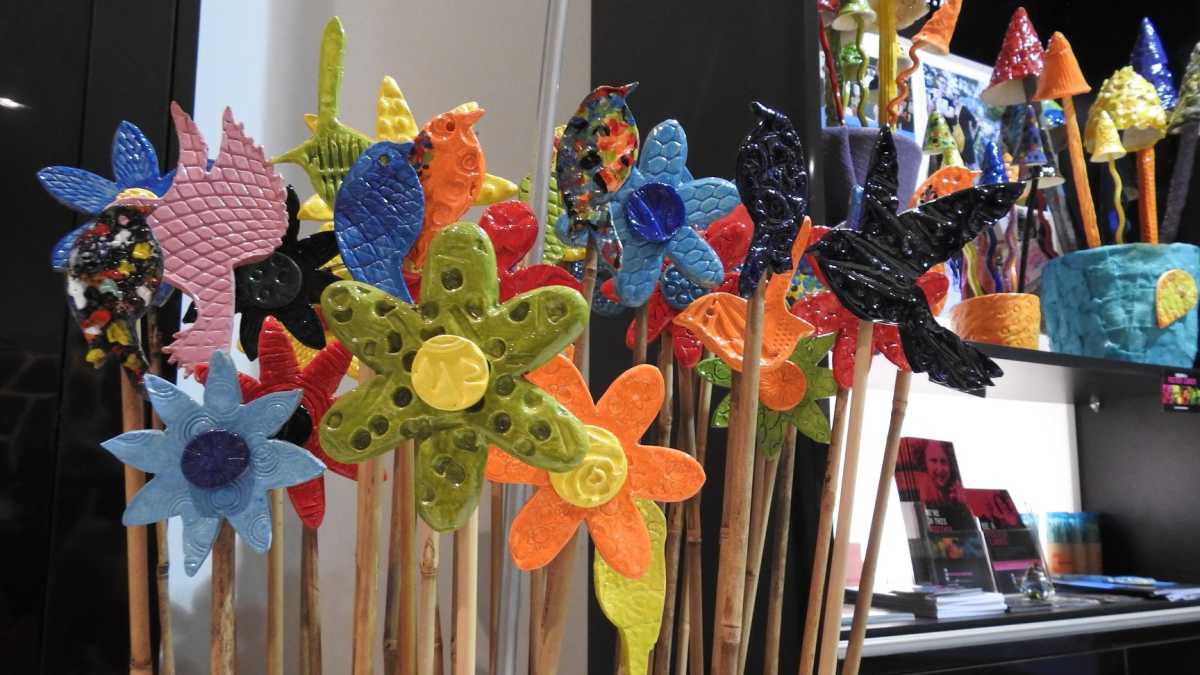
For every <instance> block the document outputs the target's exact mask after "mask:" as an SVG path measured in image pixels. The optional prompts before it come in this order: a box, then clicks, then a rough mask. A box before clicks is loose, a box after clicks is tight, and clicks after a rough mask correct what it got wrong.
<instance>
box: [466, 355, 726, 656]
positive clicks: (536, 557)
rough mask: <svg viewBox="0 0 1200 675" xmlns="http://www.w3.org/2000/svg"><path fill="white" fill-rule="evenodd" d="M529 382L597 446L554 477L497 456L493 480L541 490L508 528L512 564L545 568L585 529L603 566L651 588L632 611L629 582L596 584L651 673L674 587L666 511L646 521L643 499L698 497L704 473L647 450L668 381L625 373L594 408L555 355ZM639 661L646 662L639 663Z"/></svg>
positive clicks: (629, 648) (654, 372)
mask: <svg viewBox="0 0 1200 675" xmlns="http://www.w3.org/2000/svg"><path fill="white" fill-rule="evenodd" d="M528 377H529V380H530V381H531V382H533V383H534V384H535V385H537V386H539V387H541V388H542V389H544V390H545V391H546V392H548V393H549V394H550V395H552V396H554V397H555V398H556V399H557V400H558V401H559V402H560V403H562V405H564V406H566V408H567V409H568V410H570V411H571V413H572V414H574V415H575V416H576V417H578V418H579V420H580V421H581V422H582V423H583V424H584V425H585V428H586V430H587V436H588V447H587V454H586V456H585V457H584V459H583V462H582V463H581V464H580V465H579V466H578V467H577V468H575V469H573V470H571V471H568V472H563V473H553V472H546V471H544V470H541V469H537V468H535V467H532V466H529V465H527V464H524V463H522V462H520V461H518V460H517V459H516V458H514V457H513V456H511V455H506V454H504V453H501V452H497V451H496V450H494V449H493V450H492V451H491V454H490V455H489V457H488V463H487V477H488V480H491V481H494V482H500V483H518V484H525V485H533V486H535V488H536V489H535V492H534V494H533V497H532V498H530V500H529V501H528V502H527V503H526V504H525V506H524V507H523V508H522V509H521V511H520V512H519V513H518V514H517V517H516V518H515V519H514V520H513V524H512V529H511V530H510V531H509V535H508V544H509V550H510V551H511V553H512V559H513V562H515V563H516V565H517V567H519V568H520V569H523V570H532V569H538V568H541V567H544V566H545V565H547V564H549V563H550V561H552V560H554V558H555V557H556V556H557V555H558V553H559V551H561V550H562V548H563V546H565V545H566V544H567V542H569V541H570V540H571V538H572V537H573V536H574V535H575V532H576V530H578V529H579V525H580V524H581V523H584V522H586V523H587V526H588V533H589V534H590V535H591V537H592V541H593V543H595V545H596V552H597V554H598V555H597V556H596V557H597V560H603V561H604V564H605V565H607V566H608V567H609V568H611V571H612V573H613V574H615V575H616V576H619V577H623V578H625V579H629V580H640V581H642V582H643V583H644V584H645V586H636V585H634V587H635V588H639V589H641V590H642V591H651V592H647V593H646V594H645V595H643V594H641V593H639V595H638V597H641V598H642V599H644V600H646V601H647V602H646V604H645V605H644V606H641V607H633V606H630V605H629V604H628V601H629V598H627V597H622V595H621V594H622V593H623V592H625V591H627V590H629V589H630V586H631V585H630V584H629V583H614V581H615V580H614V577H612V576H609V575H608V573H605V574H603V575H599V574H598V575H597V578H596V596H597V598H598V599H599V600H600V603H601V605H602V606H604V607H606V608H607V609H606V614H608V615H609V616H610V617H614V623H617V625H618V628H623V629H625V630H623V635H622V638H623V647H622V655H623V656H624V657H625V658H626V659H628V660H627V661H626V664H627V665H633V666H635V669H632V670H630V671H629V672H645V655H646V654H647V653H648V652H649V651H650V649H651V648H652V647H653V646H654V642H655V641H656V640H657V638H658V630H657V629H655V630H653V631H651V630H649V628H650V627H651V625H652V624H654V623H655V621H656V620H657V619H659V618H661V615H662V602H661V600H659V599H658V597H659V596H658V595H657V592H656V591H655V589H657V588H659V587H663V586H665V584H663V583H661V582H660V581H659V578H660V577H659V575H663V574H665V572H664V570H663V567H662V563H661V562H660V561H661V560H662V558H661V556H662V552H661V546H662V544H661V539H659V537H660V536H661V535H655V537H654V540H653V541H652V538H651V530H652V529H653V528H654V527H655V522H657V521H658V519H659V518H661V517H662V516H661V512H659V515H658V516H654V514H653V513H652V512H651V513H650V514H649V516H650V517H649V518H647V517H646V516H644V515H643V511H644V509H642V508H640V507H639V502H641V501H642V500H646V501H649V502H651V504H650V505H651V506H652V507H653V508H654V509H655V510H656V511H657V508H658V507H657V506H654V505H653V503H652V502H654V501H659V502H678V501H682V500H684V499H687V498H689V497H691V496H692V495H694V494H696V492H698V491H699V490H700V487H701V486H702V485H703V484H704V469H703V468H702V467H701V466H700V464H699V462H697V461H696V460H695V459H694V458H692V457H691V456H690V455H688V454H686V453H683V452H679V451H678V450H672V449H671V448H664V447H659V446H653V445H642V444H641V443H640V440H639V439H640V438H641V436H642V434H643V433H645V431H646V429H647V428H649V426H650V425H651V424H652V423H653V422H654V419H655V417H656V416H657V415H658V410H659V408H660V407H661V405H662V399H663V396H664V383H663V378H662V374H661V373H660V372H659V371H658V369H657V368H655V367H654V366H651V365H648V364H643V365H640V366H634V367H633V368H630V369H629V370H627V371H625V372H624V373H622V374H621V375H619V376H618V377H617V379H616V380H614V381H613V383H612V384H611V385H610V386H609V388H608V391H606V392H605V393H604V395H603V396H601V397H600V400H598V401H596V402H594V403H593V401H592V395H591V393H590V392H589V391H588V387H587V383H585V382H584V380H583V376H582V375H581V374H580V373H579V371H578V370H576V368H575V366H574V365H572V364H571V361H570V360H569V359H567V358H566V357H564V356H561V355H560V356H556V357H554V358H553V359H552V360H551V361H550V362H549V363H547V364H546V365H544V366H542V367H541V368H539V369H537V370H535V371H533V372H531V373H530V374H529V376H528ZM618 608H624V611H620V610H619V609H618ZM615 609H616V610H617V611H615V612H614V610H615ZM637 626H640V627H641V628H640V629H638V628H635V627H637ZM635 660H640V661H641V664H633V663H631V661H635Z"/></svg>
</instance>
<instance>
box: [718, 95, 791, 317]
mask: <svg viewBox="0 0 1200 675" xmlns="http://www.w3.org/2000/svg"><path fill="white" fill-rule="evenodd" d="M750 109H751V110H752V111H754V114H755V115H757V116H758V123H757V124H756V125H755V126H754V129H752V130H751V131H750V133H749V134H748V135H747V136H746V139H745V140H744V141H742V145H741V147H740V148H738V156H737V167H736V169H735V171H734V180H735V181H736V182H737V189H738V194H740V195H741V198H742V203H743V204H745V205H746V210H747V211H749V212H750V219H751V220H753V221H754V238H753V239H752V240H751V242H750V250H749V251H748V252H747V253H746V261H745V262H744V263H743V264H742V275H741V278H740V279H739V281H738V293H739V294H741V295H742V296H749V295H750V294H751V293H753V292H754V289H755V288H756V287H757V286H758V282H759V280H760V279H762V276H763V274H764V273H765V272H767V271H768V270H769V271H771V272H772V273H775V274H782V273H786V272H789V271H790V270H791V269H792V242H793V241H794V240H795V239H796V233H797V232H799V231H800V224H801V223H803V222H804V216H805V215H806V214H807V213H808V162H807V160H806V159H805V157H804V146H803V145H801V143H800V134H799V133H798V132H797V131H796V127H795V126H793V125H792V121H791V120H790V119H788V117H787V115H784V114H783V113H781V112H779V111H777V110H774V109H772V108H768V107H767V106H765V105H763V104H762V103H759V102H758V101H754V102H753V103H751V104H750Z"/></svg>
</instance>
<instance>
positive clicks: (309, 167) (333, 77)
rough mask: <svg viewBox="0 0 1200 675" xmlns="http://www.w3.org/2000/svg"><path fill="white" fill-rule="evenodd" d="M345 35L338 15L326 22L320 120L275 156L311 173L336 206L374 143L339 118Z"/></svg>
mask: <svg viewBox="0 0 1200 675" xmlns="http://www.w3.org/2000/svg"><path fill="white" fill-rule="evenodd" d="M345 54H346V34H345V31H343V30H342V22H341V21H339V20H338V18H337V17H333V18H332V19H330V20H329V23H327V24H325V32H324V34H323V36H322V38H321V62H320V65H319V68H320V70H319V71H318V73H317V78H318V81H317V123H316V128H315V129H313V132H312V136H310V137H309V138H308V139H307V140H305V141H304V142H303V143H301V144H300V145H297V146H296V147H294V148H292V149H291V150H288V151H287V152H285V153H283V154H282V155H279V156H278V157H272V158H271V161H272V162H274V163H276V164H278V163H288V164H297V165H299V166H300V167H301V168H302V169H304V172H305V173H306V174H308V180H309V181H311V182H312V186H313V190H316V192H317V194H318V195H320V196H321V198H322V199H324V200H325V203H326V204H328V205H329V208H331V209H332V208H333V207H334V203H335V200H336V199H337V192H338V189H339V188H341V187H342V179H343V178H344V177H345V176H346V173H347V172H348V171H350V167H352V166H354V161H355V160H356V159H358V156H359V155H360V154H362V151H363V150H366V149H367V147H368V146H369V145H371V139H370V138H368V137H367V136H366V134H363V133H362V132H360V131H356V130H355V129H352V128H350V127H348V126H346V125H345V124H342V123H341V122H340V121H339V120H338V118H337V114H338V96H339V94H340V93H341V88H342V58H343V57H344V56H345Z"/></svg>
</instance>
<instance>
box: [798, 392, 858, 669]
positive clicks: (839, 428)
mask: <svg viewBox="0 0 1200 675" xmlns="http://www.w3.org/2000/svg"><path fill="white" fill-rule="evenodd" d="M849 393H850V392H849V390H848V389H843V388H842V387H838V390H837V398H835V399H834V404H833V424H832V430H831V432H830V433H831V436H830V439H829V451H828V454H827V456H826V459H825V480H824V481H823V482H822V483H821V507H820V515H819V516H818V518H817V537H816V550H815V551H814V552H813V566H812V576H811V578H810V579H809V583H808V610H807V611H806V612H805V614H804V635H803V639H802V641H801V643H800V669H799V671H798V672H799V675H812V672H813V666H815V665H816V662H817V638H818V636H819V635H820V632H821V610H822V608H823V607H824V606H825V605H824V600H825V573H826V572H827V571H828V570H829V546H830V544H831V543H832V541H831V536H832V534H833V507H834V504H835V503H837V485H838V474H839V472H840V470H841V466H842V444H843V443H844V442H845V440H846V424H845V422H846V408H847V406H846V401H847V399H849ZM838 620H839V622H840V621H841V619H840V617H839V619H838Z"/></svg>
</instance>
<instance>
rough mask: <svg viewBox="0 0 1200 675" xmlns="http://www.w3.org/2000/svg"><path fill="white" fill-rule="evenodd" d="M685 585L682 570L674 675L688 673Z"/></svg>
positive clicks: (689, 637)
mask: <svg viewBox="0 0 1200 675" xmlns="http://www.w3.org/2000/svg"><path fill="white" fill-rule="evenodd" d="M679 506H682V504H680V505H679ZM681 510H682V509H681ZM687 583H688V576H687V570H686V569H684V571H683V589H682V592H680V594H679V639H678V640H677V641H676V642H675V675H687V672H688V660H687V656H688V650H689V649H690V646H689V645H690V644H691V640H692V609H691V608H692V596H691V594H690V593H688V588H687ZM662 672H663V675H668V671H665V670H664V671H662Z"/></svg>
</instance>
